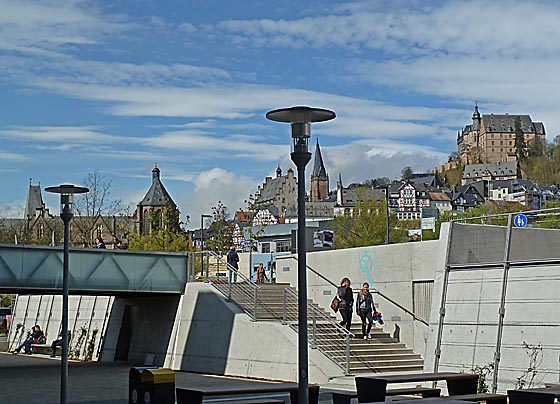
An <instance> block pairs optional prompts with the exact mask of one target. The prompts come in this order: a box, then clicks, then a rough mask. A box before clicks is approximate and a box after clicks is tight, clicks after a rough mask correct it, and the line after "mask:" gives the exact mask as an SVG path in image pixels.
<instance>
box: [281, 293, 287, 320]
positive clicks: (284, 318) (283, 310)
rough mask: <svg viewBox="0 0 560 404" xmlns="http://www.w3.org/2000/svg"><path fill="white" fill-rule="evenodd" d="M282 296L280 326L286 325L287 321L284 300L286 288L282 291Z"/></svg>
mask: <svg viewBox="0 0 560 404" xmlns="http://www.w3.org/2000/svg"><path fill="white" fill-rule="evenodd" d="M282 294H283V297H282V324H286V323H287V322H288V319H287V318H286V305H287V303H286V300H287V299H288V295H287V293H286V288H284V289H282Z"/></svg>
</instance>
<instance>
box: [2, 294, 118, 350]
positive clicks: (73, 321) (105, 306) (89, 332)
mask: <svg viewBox="0 0 560 404" xmlns="http://www.w3.org/2000/svg"><path fill="white" fill-rule="evenodd" d="M113 300H114V298H113V297H109V296H70V297H69V299H68V329H69V330H70V332H71V333H72V338H71V340H70V347H69V348H70V351H71V352H72V351H75V350H77V349H78V348H79V354H78V352H76V354H75V356H76V357H78V358H80V359H83V358H84V357H85V356H86V355H85V354H86V347H87V345H88V344H93V348H94V353H93V357H92V359H93V360H96V359H97V358H98V353H99V351H100V345H101V344H102V340H103V336H104V335H105V330H106V327H107V324H108V317H109V314H110V313H111V309H112V305H113ZM13 315H14V317H13V322H12V327H11V328H10V333H9V335H8V343H9V349H10V350H12V349H14V348H15V347H16V346H17V345H19V344H20V343H21V342H23V340H24V339H25V336H26V333H27V330H30V329H31V327H33V325H35V324H38V325H39V326H40V327H41V329H42V330H43V332H44V333H45V336H46V338H47V342H48V343H49V344H50V343H51V342H52V341H53V340H55V339H56V338H57V336H58V334H59V333H60V330H61V322H62V296H58V295H18V296H17V300H16V303H15V310H14V313H13ZM18 324H21V326H20V327H18ZM94 330H97V333H94ZM80 336H82V337H81V341H82V342H79V341H80ZM78 345H79V347H78Z"/></svg>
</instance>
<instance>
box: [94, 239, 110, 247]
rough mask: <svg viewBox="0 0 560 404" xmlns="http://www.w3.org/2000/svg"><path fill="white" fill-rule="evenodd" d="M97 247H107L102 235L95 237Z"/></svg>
mask: <svg viewBox="0 0 560 404" xmlns="http://www.w3.org/2000/svg"><path fill="white" fill-rule="evenodd" d="M95 248H101V249H106V248H107V247H105V243H104V242H103V239H102V238H101V237H97V238H96V239H95Z"/></svg>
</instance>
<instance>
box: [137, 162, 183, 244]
mask: <svg viewBox="0 0 560 404" xmlns="http://www.w3.org/2000/svg"><path fill="white" fill-rule="evenodd" d="M168 209H171V210H173V211H176V210H177V205H175V202H173V199H171V196H170V195H169V193H168V192H167V190H166V189H165V187H164V186H163V184H162V183H161V179H160V170H159V168H158V166H157V163H156V164H155V167H154V169H153V170H152V186H151V187H150V189H149V190H148V192H147V193H146V196H144V199H142V201H141V202H140V203H139V204H138V206H137V207H136V223H137V229H136V231H137V233H138V234H149V233H151V231H152V229H153V228H154V226H162V225H164V226H166V225H167V226H169V225H171V226H177V227H178V226H179V223H178V221H179V218H178V217H177V218H176V219H177V223H166V221H165V220H164V217H165V216H164V215H167V217H173V216H171V213H174V212H169V211H168ZM153 215H155V219H156V220H151V219H152V218H153V217H154V216H153Z"/></svg>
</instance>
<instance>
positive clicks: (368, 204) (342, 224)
mask: <svg viewBox="0 0 560 404" xmlns="http://www.w3.org/2000/svg"><path fill="white" fill-rule="evenodd" d="M358 199H359V200H358V203H357V204H356V206H354V209H353V212H352V215H342V216H337V217H336V218H335V219H334V221H333V228H334V232H335V238H336V241H335V246H336V248H337V249H340V248H353V247H365V246H371V245H379V244H384V243H385V229H386V227H385V201H383V200H374V199H366V200H361V198H358ZM396 223H397V218H396V216H395V214H394V213H391V214H390V215H389V227H390V228H391V232H390V235H391V242H393V241H394V240H396V239H400V232H399V233H394V232H393V230H394V228H395V225H396Z"/></svg>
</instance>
